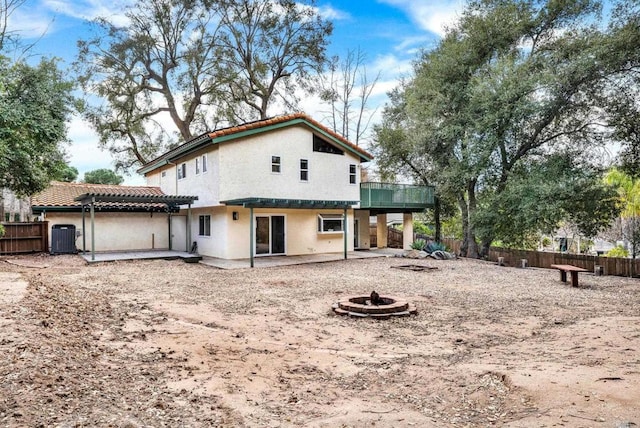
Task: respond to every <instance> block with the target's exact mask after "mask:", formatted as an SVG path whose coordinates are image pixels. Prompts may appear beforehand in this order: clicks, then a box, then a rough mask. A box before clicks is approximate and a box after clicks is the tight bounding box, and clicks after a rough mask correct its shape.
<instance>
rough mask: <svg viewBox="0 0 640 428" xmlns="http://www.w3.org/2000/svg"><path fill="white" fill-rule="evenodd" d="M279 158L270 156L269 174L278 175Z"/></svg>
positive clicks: (279, 167)
mask: <svg viewBox="0 0 640 428" xmlns="http://www.w3.org/2000/svg"><path fill="white" fill-rule="evenodd" d="M280 162H281V161H280V156H271V172H275V173H278V174H279V173H280V172H281V163H280Z"/></svg>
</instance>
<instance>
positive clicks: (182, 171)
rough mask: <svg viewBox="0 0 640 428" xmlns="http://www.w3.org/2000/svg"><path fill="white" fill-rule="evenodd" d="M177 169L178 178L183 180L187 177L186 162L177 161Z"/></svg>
mask: <svg viewBox="0 0 640 428" xmlns="http://www.w3.org/2000/svg"><path fill="white" fill-rule="evenodd" d="M177 169H178V172H177V173H178V180H184V179H185V178H187V163H186V162H182V163H179V164H178V165H177Z"/></svg>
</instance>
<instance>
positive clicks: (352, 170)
mask: <svg viewBox="0 0 640 428" xmlns="http://www.w3.org/2000/svg"><path fill="white" fill-rule="evenodd" d="M356 171H357V168H356V166H355V164H349V184H356Z"/></svg>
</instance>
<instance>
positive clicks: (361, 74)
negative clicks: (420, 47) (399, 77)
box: [320, 48, 380, 146]
mask: <svg viewBox="0 0 640 428" xmlns="http://www.w3.org/2000/svg"><path fill="white" fill-rule="evenodd" d="M365 59H366V56H365V54H364V53H363V52H362V51H361V50H360V49H359V48H358V49H357V50H355V51H354V50H348V51H347V54H346V56H345V57H344V58H343V59H340V57H338V56H334V57H333V58H331V61H330V62H329V67H328V71H327V73H326V74H324V75H323V76H322V78H321V87H322V89H321V91H320V98H321V99H322V101H324V102H325V103H327V104H328V106H329V111H328V112H327V119H326V122H328V123H329V124H330V126H331V128H332V129H333V130H334V131H335V132H337V133H339V134H340V135H343V136H344V137H345V138H346V139H348V140H350V141H352V142H354V143H355V144H356V146H358V145H360V140H361V139H362V138H363V137H364V135H365V133H366V132H367V130H368V129H369V125H370V123H371V120H372V118H373V115H374V113H375V110H370V108H369V106H368V103H369V98H370V97H371V94H372V93H373V90H374V88H375V86H376V84H377V83H378V80H379V79H380V72H378V74H376V76H375V77H374V78H373V79H370V77H369V75H368V74H367V68H366V66H365V64H364V62H365Z"/></svg>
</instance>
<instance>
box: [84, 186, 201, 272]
mask: <svg viewBox="0 0 640 428" xmlns="http://www.w3.org/2000/svg"><path fill="white" fill-rule="evenodd" d="M196 200H198V197H197V196H179V195H154V194H138V195H131V194H125V193H83V194H82V195H80V196H77V197H76V198H74V201H77V202H80V204H81V205H82V230H83V234H82V251H83V252H84V253H86V251H87V242H86V233H84V230H86V229H85V214H84V213H85V206H89V207H90V208H89V212H90V213H91V260H95V248H96V245H95V205H96V203H104V204H109V203H111V204H117V205H119V206H123V205H124V206H133V204H135V206H138V207H139V206H140V205H148V206H150V208H149V209H150V210H154V211H161V210H160V209H158V208H159V207H155V209H152V208H151V206H152V205H164V209H163V210H162V211H165V212H178V211H180V206H181V205H188V206H189V208H188V213H187V248H189V245H188V244H189V242H190V241H191V204H193V202H194V201H196Z"/></svg>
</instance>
